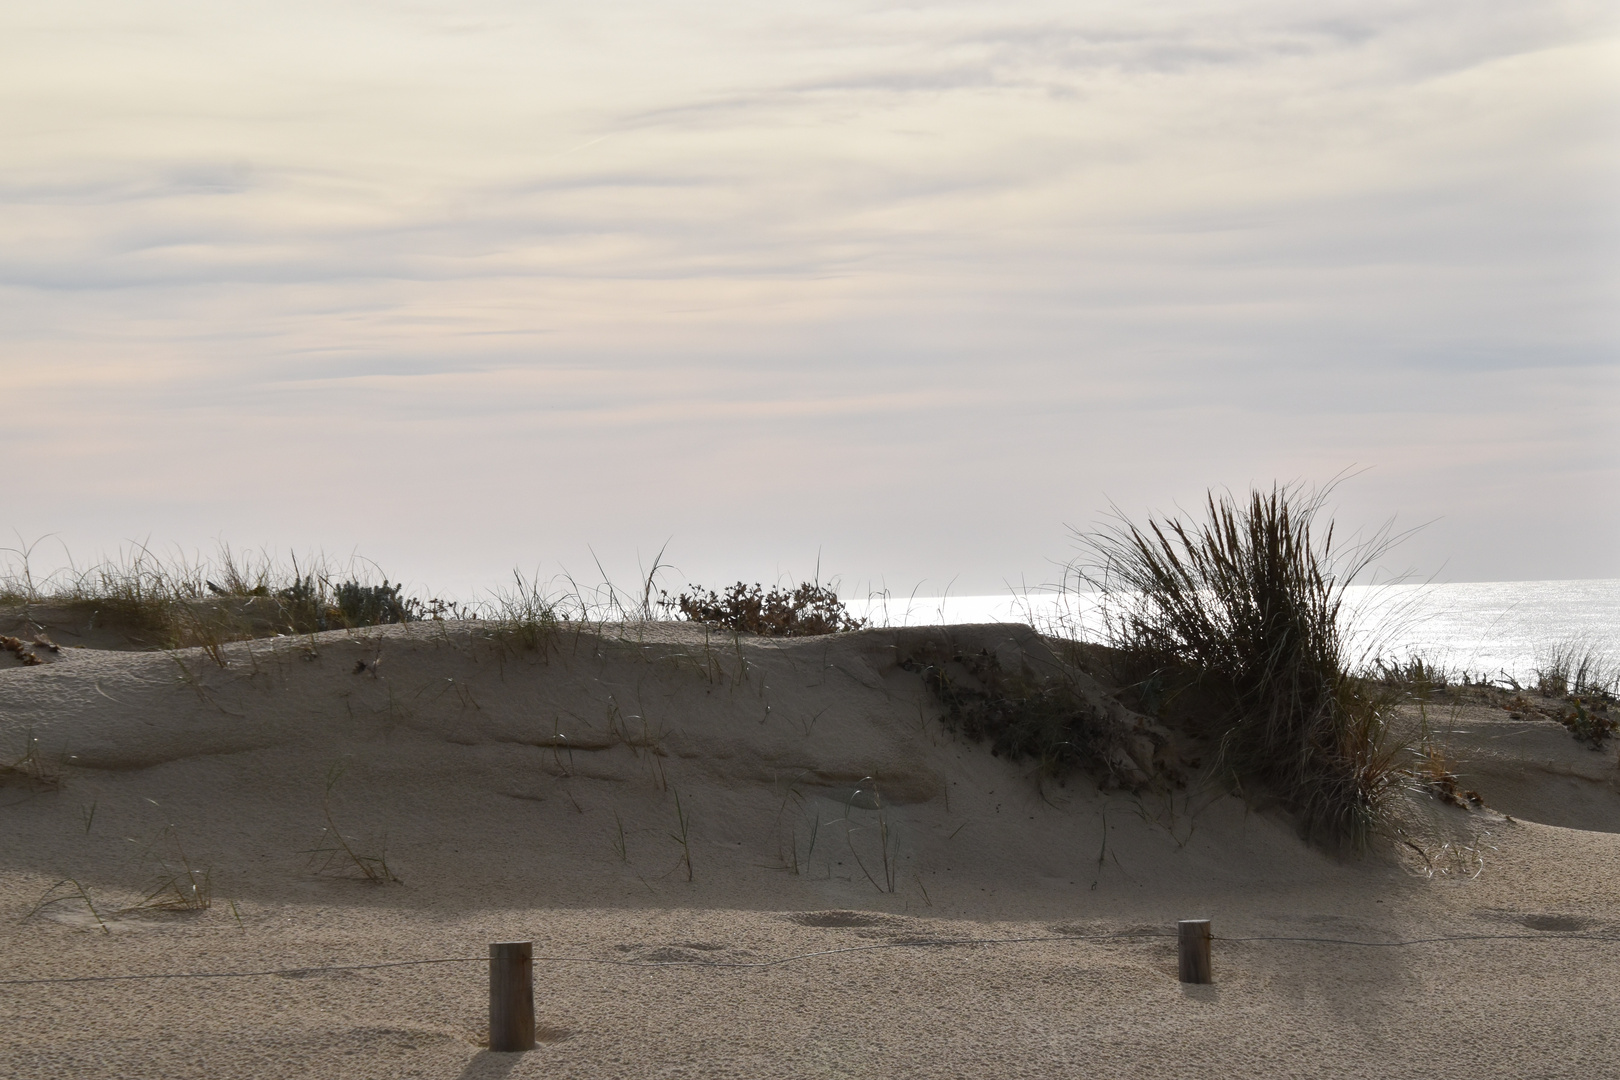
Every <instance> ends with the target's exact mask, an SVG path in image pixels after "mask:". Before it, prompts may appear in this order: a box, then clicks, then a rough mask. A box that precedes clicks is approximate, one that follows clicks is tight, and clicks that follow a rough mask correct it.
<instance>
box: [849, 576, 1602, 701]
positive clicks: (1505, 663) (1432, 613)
mask: <svg viewBox="0 0 1620 1080" xmlns="http://www.w3.org/2000/svg"><path fill="white" fill-rule="evenodd" d="M1345 599H1346V604H1345V607H1346V616H1345V629H1346V632H1347V636H1348V639H1349V641H1350V642H1351V646H1352V653H1353V657H1354V658H1355V659H1357V660H1359V661H1368V660H1371V659H1372V658H1373V657H1384V658H1386V659H1391V660H1405V659H1409V658H1411V657H1413V656H1421V657H1422V658H1424V660H1425V661H1427V662H1429V663H1432V664H1435V665H1438V666H1439V667H1441V668H1443V669H1445V670H1448V671H1451V672H1453V673H1457V674H1461V673H1464V672H1466V673H1468V674H1469V675H1470V676H1471V677H1473V678H1475V679H1476V680H1477V679H1488V680H1492V681H1497V682H1507V681H1509V680H1515V681H1518V682H1520V683H1526V684H1534V682H1535V673H1536V670H1537V668H1538V667H1545V666H1547V665H1548V663H1549V662H1550V661H1551V659H1552V657H1553V655H1554V654H1555V653H1557V652H1558V651H1560V650H1563V651H1568V650H1571V649H1573V650H1575V652H1576V653H1578V654H1579V653H1584V652H1589V653H1591V654H1592V655H1594V656H1595V657H1596V658H1597V659H1598V660H1599V662H1600V663H1601V664H1602V665H1603V666H1604V668H1605V670H1606V671H1607V673H1608V674H1609V677H1610V678H1613V677H1614V676H1615V675H1616V673H1617V672H1620V579H1603V580H1590V581H1475V582H1455V583H1445V584H1401V585H1380V586H1351V587H1350V588H1349V589H1348V590H1347V591H1346V598H1345ZM849 606H850V609H851V610H852V611H854V612H856V613H863V614H865V615H866V616H867V617H868V618H870V619H872V621H873V622H875V623H877V624H878V625H890V626H918V625H928V624H940V623H974V622H1023V623H1030V624H1032V625H1034V626H1036V627H1037V628H1039V629H1042V630H1052V631H1057V632H1060V633H1070V634H1077V635H1078V636H1080V637H1082V638H1086V639H1090V640H1102V631H1101V620H1100V619H1099V617H1098V604H1097V600H1096V597H1095V595H1094V594H1089V593H1073V592H1070V593H1056V592H1040V591H1035V590H1032V591H1030V592H1028V593H1024V594H1018V595H1014V594H1008V595H1002V596H945V597H938V596H929V597H923V596H917V597H887V598H884V597H874V598H872V599H871V600H868V601H865V602H859V601H857V602H854V603H851V604H850V605H849Z"/></svg>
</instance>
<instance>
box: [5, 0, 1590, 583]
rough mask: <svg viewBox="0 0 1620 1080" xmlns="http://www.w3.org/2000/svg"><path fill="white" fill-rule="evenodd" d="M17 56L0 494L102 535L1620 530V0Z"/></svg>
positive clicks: (479, 549)
mask: <svg viewBox="0 0 1620 1080" xmlns="http://www.w3.org/2000/svg"><path fill="white" fill-rule="evenodd" d="M0 100H3V103H4V104H3V108H0V350H3V351H0V368H3V379H0V403H3V404H0V437H3V438H0V445H3V446H4V450H5V460H6V478H5V481H4V487H3V488H0V490H3V491H4V495H3V497H0V530H4V531H5V532H9V533H14V534H16V535H20V536H21V537H23V538H24V539H33V538H35V537H39V536H42V535H45V534H55V535H56V536H58V537H60V538H61V540H62V541H63V542H65V543H67V544H68V545H69V546H70V547H71V548H72V550H73V552H74V554H75V556H76V557H78V558H79V559H81V560H83V559H85V558H87V557H92V556H94V555H96V554H100V553H102V552H105V551H108V550H112V549H115V548H116V547H117V546H118V544H119V543H120V541H123V540H127V539H149V540H150V541H151V542H152V543H153V544H154V545H156V546H159V547H166V546H168V545H171V544H177V545H181V546H182V547H184V548H188V549H189V548H204V549H206V548H208V547H210V546H211V545H212V543H213V541H214V539H215V538H223V539H225V540H228V541H230V542H232V543H233V544H236V545H238V546H243V545H245V546H255V547H256V546H260V545H267V546H270V547H273V548H278V549H282V550H286V549H295V550H299V551H308V550H310V549H312V548H322V549H324V550H326V551H327V552H329V553H337V554H347V553H348V552H350V551H352V550H358V551H360V552H361V553H363V554H365V555H368V556H370V557H371V558H373V559H376V560H377V561H379V562H381V563H382V564H383V565H384V566H385V567H386V568H388V569H389V570H390V572H391V573H392V574H393V575H395V576H396V577H399V576H403V577H405V578H406V579H407V580H409V581H412V582H415V583H422V584H427V585H436V586H438V587H440V588H445V589H449V590H451V591H456V590H462V591H465V590H467V589H470V588H471V587H473V586H474V585H477V584H481V583H482V584H488V583H491V582H493V581H495V580H498V579H499V578H501V577H502V576H503V575H504V574H506V573H508V572H509V571H510V569H511V568H512V567H513V566H514V565H516V566H522V567H524V568H525V569H531V570H532V569H535V568H540V569H541V570H543V571H545V572H548V573H549V572H552V571H554V570H556V569H557V568H559V567H566V568H569V569H572V570H574V571H576V572H583V571H585V570H587V569H589V568H591V565H592V564H591V555H590V550H591V549H594V551H595V552H597V553H598V554H599V555H601V556H602V558H603V559H604V561H605V562H607V564H608V565H609V566H610V567H614V568H618V567H633V565H634V562H635V559H636V556H637V553H638V552H639V553H640V555H641V556H642V557H643V558H646V557H649V556H650V555H651V554H652V553H653V552H654V551H655V550H656V549H657V548H658V547H659V546H660V545H661V544H663V543H664V541H665V540H666V539H669V540H670V547H669V555H670V557H671V558H672V560H673V561H674V563H675V564H676V565H677V566H678V567H679V568H680V569H681V570H682V571H684V576H685V577H687V578H690V579H692V580H697V581H703V582H714V583H718V582H721V581H723V580H735V579H736V578H738V577H746V578H747V579H749V580H754V579H764V580H767V581H769V580H774V579H775V578H776V577H777V575H778V574H788V575H794V576H800V575H807V574H809V573H810V572H811V571H812V570H813V568H814V565H815V560H816V558H817V554H818V552H819V553H820V558H821V564H822V567H823V571H824V572H831V573H835V574H838V575H841V576H842V578H843V579H844V581H845V582H846V585H848V586H851V587H853V590H854V591H864V590H865V589H866V588H867V587H868V586H869V585H870V586H878V585H883V584H886V585H888V586H889V587H891V588H894V589H897V590H899V591H902V592H905V591H910V590H911V589H913V588H914V587H918V586H919V585H920V586H921V591H922V592H923V593H930V592H937V591H939V590H941V589H943V588H944V587H945V586H946V584H947V583H950V582H954V584H953V585H952V589H953V591H955V592H958V593H961V592H983V591H993V590H995V589H997V588H999V587H1000V586H1001V585H1002V583H1003V582H1007V581H1018V580H1020V579H1022V580H1025V581H1029V582H1035V581H1039V580H1045V579H1047V578H1050V577H1051V576H1052V574H1053V569H1052V564H1053V562H1054V561H1061V560H1062V559H1064V558H1066V557H1067V556H1068V555H1069V554H1070V553H1071V546H1070V541H1069V539H1068V537H1067V534H1066V532H1065V529H1064V526H1065V524H1075V525H1082V526H1083V525H1087V524H1089V523H1091V522H1093V521H1095V520H1097V519H1098V518H1099V516H1100V515H1101V514H1103V513H1104V512H1105V511H1106V510H1107V507H1108V505H1109V502H1110V500H1112V501H1113V502H1114V503H1117V504H1118V506H1119V507H1120V508H1122V509H1123V510H1125V511H1126V512H1128V513H1132V514H1140V513H1143V512H1145V511H1148V510H1151V509H1160V510H1163V509H1171V508H1173V507H1174V506H1176V505H1177V504H1178V503H1179V504H1181V505H1186V506H1192V505H1193V504H1194V503H1196V501H1197V500H1198V499H1199V497H1200V496H1201V493H1202V492H1203V491H1204V489H1205V488H1206V487H1209V486H1211V485H1214V486H1222V485H1224V486H1230V487H1233V488H1237V489H1242V488H1243V487H1245V486H1246V485H1248V484H1250V483H1251V482H1259V483H1265V484H1269V483H1270V482H1271V481H1272V480H1273V479H1284V480H1287V479H1293V478H1302V479H1306V480H1316V481H1321V480H1325V479H1327V478H1329V477H1331V476H1332V475H1334V474H1336V473H1338V472H1340V471H1341V470H1344V469H1346V468H1350V467H1358V468H1364V469H1367V470H1368V471H1366V472H1365V473H1363V474H1361V475H1360V476H1358V477H1357V478H1355V479H1354V480H1352V481H1350V482H1349V483H1348V484H1346V485H1345V486H1343V487H1342V488H1341V489H1340V491H1339V498H1338V500H1337V503H1336V506H1337V511H1338V516H1339V518H1340V519H1341V521H1343V522H1344V523H1345V524H1347V525H1351V526H1358V525H1370V524H1377V523H1378V522H1380V521H1382V520H1383V519H1384V518H1386V517H1388V516H1391V515H1395V516H1396V517H1397V519H1398V522H1399V523H1401V524H1405V525H1416V524H1420V523H1422V522H1427V521H1430V520H1431V519H1432V520H1433V524H1431V525H1429V526H1428V528H1427V529H1425V530H1424V531H1423V532H1422V533H1421V534H1420V535H1419V536H1418V537H1416V538H1415V539H1414V540H1412V541H1411V542H1409V543H1408V544H1407V546H1406V547H1405V548H1404V549H1403V553H1402V556H1401V559H1400V561H1401V562H1402V563H1403V565H1410V566H1411V567H1413V568H1415V569H1417V570H1418V571H1419V572H1420V573H1422V574H1429V573H1434V572H1438V573H1439V575H1440V576H1441V577H1442V578H1444V579H1451V580H1479V579H1514V578H1550V577H1605V576H1610V577H1612V576H1620V542H1617V536H1620V423H1617V421H1620V348H1617V346H1620V318H1617V317H1616V312H1617V310H1620V309H1617V305H1616V301H1617V300H1620V288H1617V285H1620V273H1617V270H1620V214H1617V210H1620V199H1617V197H1616V195H1615V192H1616V191H1620V138H1617V136H1620V123H1617V118H1620V17H1617V9H1616V8H1615V7H1614V5H1613V4H1612V3H1610V2H1607V0H1602V2H1590V3H1588V2H1582V0H1572V2H1564V3H1560V2H1556V0H1553V2H1549V0H1523V2H1506V0H1476V2H1457V0H1421V2H1405V0H1357V2H1355V3H1347V2H1346V3H1341V2H1336V0H1324V2H1318V3H1309V4H1302V3H1298V2H1287V3H1284V2H1269V0H1249V2H1244V0H1229V2H1208V0H1199V2H1171V3H1142V2H1128V3H1124V2H1122V3H1089V2H1084V0H1070V2H1067V3H1062V4H1058V3H1038V2H1037V3H1008V2H1002V3H980V2H959V3H932V4H930V3H915V4H907V5H898V4H885V3H863V2H854V0H832V2H828V0H823V2H819V3H816V4H800V5H782V4H760V3H720V2H714V3H663V4H653V3H647V2H630V3H612V2H599V3H595V4H591V5H578V4H572V5H562V4H544V3H503V2H496V0H460V2H457V3H454V4H450V3H444V4H433V3H383V2H372V3H334V2H330V0H324V2H321V3H302V2H298V0H277V2H276V3H273V4H271V3H252V2H238V3H233V4H225V5H221V4H204V3H191V4H188V3H159V2H153V3H112V2H109V0H85V2H73V0H51V2H49V3H35V2H31V0H12V2H10V3H8V4H6V5H5V6H4V8H3V10H0ZM614 572H615V573H619V572H620V571H619V570H617V569H615V571H614Z"/></svg>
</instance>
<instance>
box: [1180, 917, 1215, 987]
mask: <svg viewBox="0 0 1620 1080" xmlns="http://www.w3.org/2000/svg"><path fill="white" fill-rule="evenodd" d="M1176 944H1177V945H1178V946H1179V947H1180V953H1181V957H1180V959H1181V981H1182V982H1184V983H1211V982H1214V981H1215V976H1214V973H1213V972H1212V971H1211V970H1210V965H1209V920H1208V919H1182V920H1181V921H1180V922H1178V923H1176Z"/></svg>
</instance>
